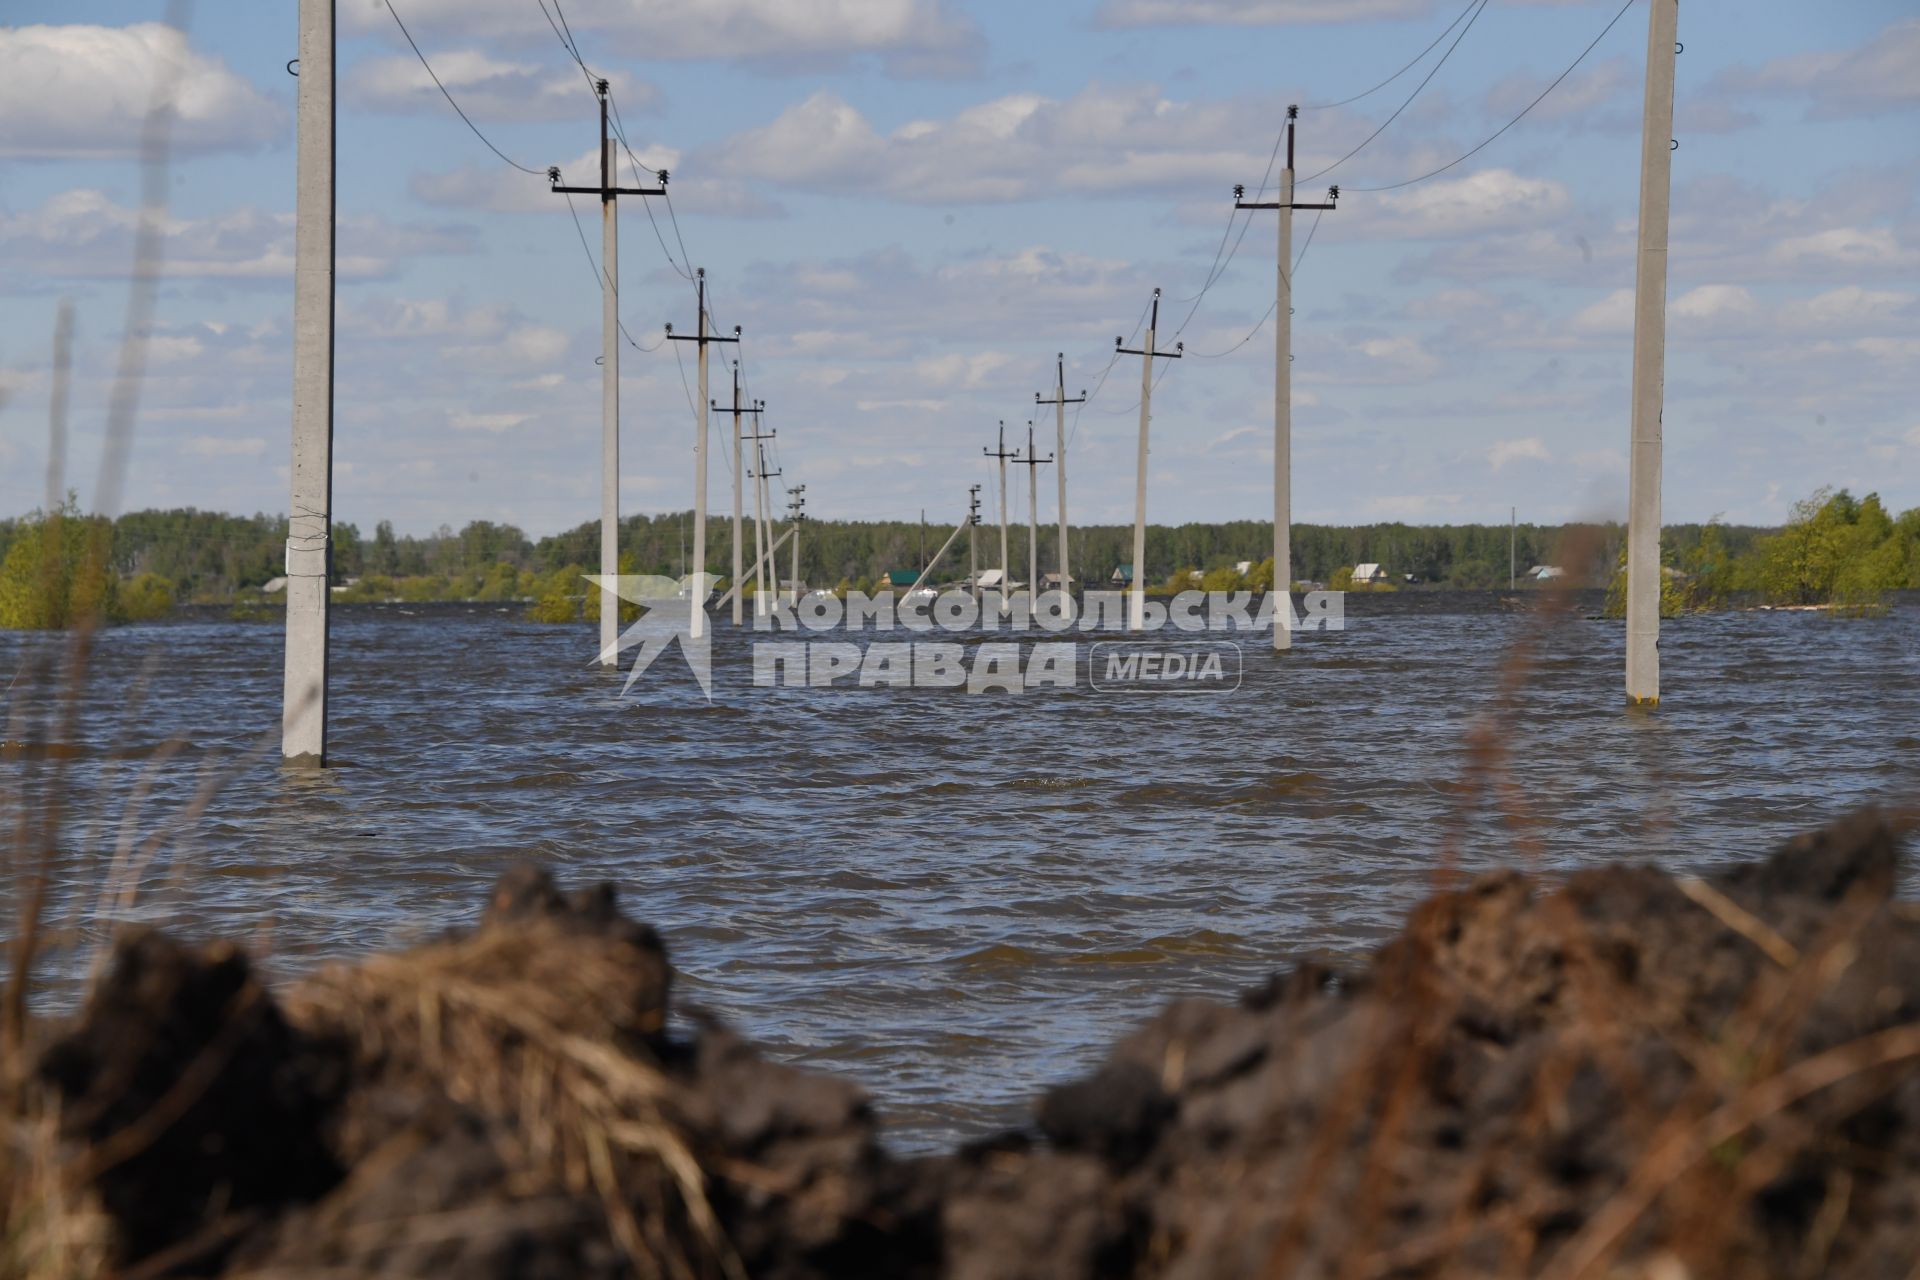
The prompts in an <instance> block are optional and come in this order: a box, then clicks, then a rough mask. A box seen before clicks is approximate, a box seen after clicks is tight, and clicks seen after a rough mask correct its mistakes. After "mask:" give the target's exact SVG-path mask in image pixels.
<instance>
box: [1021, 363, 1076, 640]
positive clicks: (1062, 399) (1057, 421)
mask: <svg viewBox="0 0 1920 1280" xmlns="http://www.w3.org/2000/svg"><path fill="white" fill-rule="evenodd" d="M1054 360H1055V362H1056V363H1055V366H1054V367H1055V369H1056V370H1057V371H1058V372H1057V374H1056V376H1055V378H1054V383H1053V399H1051V400H1042V399H1041V398H1040V393H1039V392H1038V391H1036V392H1034V393H1033V402H1034V404H1036V405H1043V404H1050V405H1052V406H1053V454H1054V457H1055V458H1056V459H1058V462H1057V464H1056V465H1055V468H1054V472H1053V478H1054V479H1055V480H1056V481H1058V482H1059V487H1060V511H1059V516H1060V590H1061V591H1063V592H1065V593H1066V597H1067V605H1068V607H1069V608H1071V607H1072V605H1073V574H1072V571H1071V570H1069V569H1068V568H1067V406H1068V405H1070V404H1085V403H1086V401H1087V393H1086V391H1085V390H1084V389H1083V390H1082V391H1081V392H1080V394H1079V395H1077V396H1075V397H1073V398H1072V399H1071V400H1069V399H1068V398H1067V357H1066V353H1065V352H1059V353H1056V354H1055V356H1054Z"/></svg>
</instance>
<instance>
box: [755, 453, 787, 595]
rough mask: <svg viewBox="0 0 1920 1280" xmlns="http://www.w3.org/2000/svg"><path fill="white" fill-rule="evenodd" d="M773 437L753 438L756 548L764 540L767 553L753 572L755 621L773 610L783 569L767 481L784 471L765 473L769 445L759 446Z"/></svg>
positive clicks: (764, 552) (767, 471) (763, 553)
mask: <svg viewBox="0 0 1920 1280" xmlns="http://www.w3.org/2000/svg"><path fill="white" fill-rule="evenodd" d="M772 438H774V432H768V434H766V436H753V457H755V462H756V466H755V472H753V528H755V549H758V547H760V545H762V541H764V545H766V551H762V553H760V557H762V558H760V560H758V562H756V564H755V570H753V572H755V578H753V616H755V618H764V616H766V614H770V612H772V610H774V601H772V597H774V595H780V570H778V568H776V566H774V526H772V524H770V522H768V520H770V516H772V512H774V495H772V493H770V491H768V487H766V480H768V476H783V474H785V472H783V470H776V472H770V470H766V445H762V443H760V441H762V439H772ZM768 578H772V580H774V591H772V595H768V591H766V580H768Z"/></svg>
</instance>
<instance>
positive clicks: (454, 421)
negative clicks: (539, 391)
mask: <svg viewBox="0 0 1920 1280" xmlns="http://www.w3.org/2000/svg"><path fill="white" fill-rule="evenodd" d="M532 416H533V415H532V414H528V413H468V412H465V411H461V412H457V413H450V414H448V415H447V425H448V426H450V427H452V428H453V429H454V430H455V431H485V432H488V433H490V434H492V435H496V436H497V435H499V434H500V433H501V432H503V431H511V430H513V429H514V428H515V427H517V426H519V425H520V424H521V423H523V422H526V421H527V420H528V419H529V418H531V417H532Z"/></svg>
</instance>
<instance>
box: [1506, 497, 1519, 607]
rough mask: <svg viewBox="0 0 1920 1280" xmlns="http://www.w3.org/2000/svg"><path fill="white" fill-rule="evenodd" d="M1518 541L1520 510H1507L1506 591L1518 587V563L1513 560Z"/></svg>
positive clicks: (1516, 508) (1510, 508) (1514, 508)
mask: <svg viewBox="0 0 1920 1280" xmlns="http://www.w3.org/2000/svg"><path fill="white" fill-rule="evenodd" d="M1519 539H1520V508H1518V507H1508V508H1507V590H1509V591H1512V590H1513V589H1514V588H1515V587H1517V586H1519V584H1520V579H1519V576H1518V571H1519V568H1520V566H1519V562H1518V561H1516V560H1515V559H1514V550H1515V547H1516V546H1517V545H1518V543H1519Z"/></svg>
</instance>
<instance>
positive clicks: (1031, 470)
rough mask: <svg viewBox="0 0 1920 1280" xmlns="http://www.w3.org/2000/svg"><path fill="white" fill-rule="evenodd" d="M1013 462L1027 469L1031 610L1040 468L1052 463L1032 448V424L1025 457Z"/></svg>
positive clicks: (1035, 597) (1035, 595) (1035, 598)
mask: <svg viewBox="0 0 1920 1280" xmlns="http://www.w3.org/2000/svg"><path fill="white" fill-rule="evenodd" d="M1013 460H1014V461H1015V462H1018V463H1020V464H1021V465H1022V466H1024V467H1026V469H1027V602H1028V607H1029V609H1031V608H1032V607H1033V606H1035V605H1037V604H1039V602H1040V520H1039V513H1038V508H1039V505H1040V482H1039V474H1040V468H1041V467H1044V466H1046V465H1047V464H1048V463H1049V462H1052V461H1053V457H1052V455H1051V454H1049V455H1048V456H1047V457H1044V458H1043V457H1041V456H1040V455H1039V453H1038V452H1036V451H1035V449H1034V447H1033V424H1032V423H1031V422H1029V423H1028V424H1027V456H1026V457H1024V458H1023V457H1021V456H1020V455H1019V454H1017V453H1016V454H1015V455H1014V458H1013Z"/></svg>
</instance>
